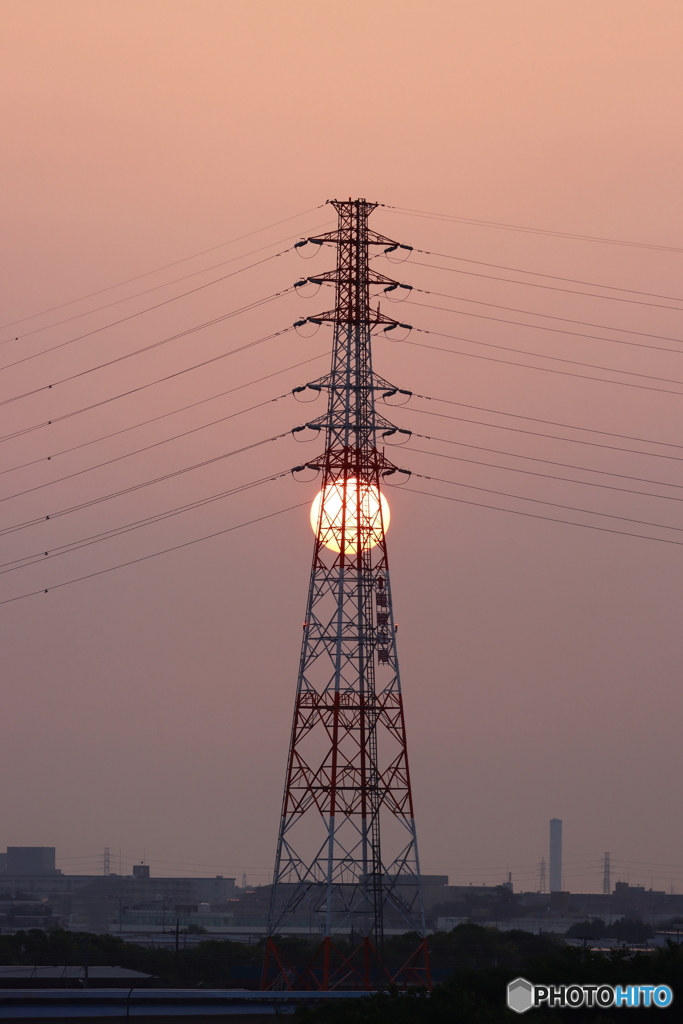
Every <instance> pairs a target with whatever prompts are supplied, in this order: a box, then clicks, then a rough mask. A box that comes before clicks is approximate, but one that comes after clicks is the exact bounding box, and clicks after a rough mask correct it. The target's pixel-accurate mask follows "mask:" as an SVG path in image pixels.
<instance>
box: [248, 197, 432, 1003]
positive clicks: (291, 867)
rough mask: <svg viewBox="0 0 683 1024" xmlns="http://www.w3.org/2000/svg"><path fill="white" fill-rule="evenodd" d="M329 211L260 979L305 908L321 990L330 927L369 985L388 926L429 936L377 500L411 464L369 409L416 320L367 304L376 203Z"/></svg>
mask: <svg viewBox="0 0 683 1024" xmlns="http://www.w3.org/2000/svg"><path fill="white" fill-rule="evenodd" d="M332 205H333V206H334V208H335V209H336V211H337V214H338V227H337V229H336V231H331V232H329V233H327V234H321V235H317V236H314V237H311V238H309V239H307V240H306V241H305V242H301V243H298V244H299V245H304V244H306V243H309V244H310V243H313V244H317V245H334V246H336V249H337V265H336V269H335V270H333V271H330V272H327V273H323V274H318V275H316V276H315V277H313V278H310V279H307V280H311V281H313V282H314V283H316V284H333V285H334V286H335V292H336V304H335V308H334V309H333V310H331V311H329V312H325V313H321V314H319V315H316V316H314V317H309V318H307V319H308V321H310V322H312V323H315V324H323V323H330V324H332V325H333V327H334V337H333V350H332V366H331V370H330V373H329V374H327V375H326V376H324V377H321V378H320V379H319V380H316V381H314V382H311V383H309V384H308V385H306V386H305V388H308V389H312V390H313V391H317V392H318V393H321V392H322V393H324V394H325V395H326V396H327V412H326V413H325V414H324V415H322V416H320V417H319V418H318V419H316V420H312V421H310V422H308V423H307V424H306V425H305V427H300V428H297V429H299V430H303V429H306V428H308V429H311V430H314V431H317V432H320V433H322V432H323V431H324V436H325V451H324V453H323V454H322V455H321V456H320V457H318V458H317V459H314V460H313V461H311V462H308V463H307V464H306V467H308V469H314V470H316V471H318V472H319V473H320V475H321V485H322V487H321V491H320V493H319V495H318V497H317V498H316V500H315V501H314V503H313V508H312V512H311V525H312V526H313V528H314V532H315V542H314V550H313V564H312V568H311V577H310V585H309V591H308V601H307V606H306V615H305V621H304V625H303V642H302V649H301V657H300V664H299V675H298V682H297V689H296V700H295V708H294V720H293V726H292V734H291V742H290V749H289V757H288V762H287V770H286V781H285V790H284V799H283V804H282V816H281V819H280V831H279V838H278V844H277V854H276V860H275V871H274V875H273V885H272V889H271V899H270V909H269V919H268V936H269V942H268V948H267V952H266V962H265V966H264V987H269V984H270V983H269V981H268V978H269V975H268V971H269V962H270V961H275V962H277V963H278V964H279V965H280V966H282V957H280V956H279V955H278V952H277V947H276V943H275V942H274V941H273V937H274V936H277V935H278V934H279V933H281V932H283V931H284V932H286V931H287V929H288V928H291V927H294V926H298V925H300V924H301V922H303V925H302V926H304V925H305V926H308V924H309V920H310V919H311V918H312V920H313V922H314V928H315V927H317V929H318V930H319V933H320V935H321V936H322V943H321V947H320V955H321V959H322V987H323V989H327V988H330V987H332V986H333V984H334V980H333V967H332V963H333V959H334V955H333V954H334V950H335V948H336V947H334V945H333V939H334V937H335V936H338V935H343V936H345V937H348V935H351V934H355V935H357V936H361V937H362V942H361V946H360V947H359V951H361V952H362V956H363V959H364V965H365V966H364V968H363V969H362V971H361V975H362V977H361V986H360V987H362V985H363V984H364V985H366V986H368V985H369V984H370V980H369V979H370V967H369V963H370V960H371V959H372V958H379V959H380V960H381V954H382V947H383V939H384V928H385V925H387V926H390V927H391V928H392V929H394V928H399V929H400V930H401V931H414V932H417V933H418V935H419V936H421V937H424V935H425V922H424V910H423V904H422V890H421V882H420V867H419V859H418V850H417V835H416V829H415V818H414V813H413V799H412V793H411V786H410V773H409V767H408V752H407V745H406V733H405V724H404V716H403V703H402V696H401V682H400V674H399V665H398V654H397V648H396V630H397V627H396V624H395V622H394V612H393V603H392V595H391V583H390V577H389V562H388V557H387V546H386V528H387V526H388V519H389V510H388V505H387V503H386V501H385V498H384V496H383V495H382V494H381V484H382V482H383V481H384V479H385V478H386V477H388V476H393V475H395V474H396V478H398V474H399V473H401V472H406V471H402V470H399V469H398V468H397V467H396V466H395V465H394V464H393V463H391V462H390V461H389V460H388V459H387V458H386V457H385V455H384V452H383V449H382V443H383V440H384V437H385V436H388V435H391V434H396V433H397V428H396V427H395V426H394V425H393V424H392V423H390V422H389V421H388V420H387V419H385V418H384V417H383V416H381V415H380V414H379V413H378V412H377V410H376V408H375V399H376V397H377V396H378V394H380V395H382V394H383V395H385V396H387V395H389V394H392V395H393V394H396V393H397V392H398V390H399V389H397V388H395V387H394V386H393V385H391V384H389V383H388V381H386V380H384V379H383V378H381V377H379V376H378V375H377V374H376V373H375V372H374V370H373V366H372V350H371V340H372V332H373V330H377V329H384V330H393V329H395V328H397V327H399V326H407V325H399V324H398V322H397V321H395V320H392V319H391V318H389V317H386V316H384V315H382V314H381V313H380V311H379V305H378V306H377V308H373V306H372V303H371V288H373V286H374V287H379V288H383V289H389V290H394V289H396V288H397V287H399V284H398V282H395V281H393V280H392V279H391V278H388V277H384V276H383V275H382V274H379V273H376V272H375V271H374V270H371V269H370V266H369V260H370V253H371V251H372V250H373V249H374V250H375V251H376V250H377V249H379V250H380V251H381V250H387V249H390V250H392V251H393V250H396V249H397V248H399V245H398V243H396V242H394V241H392V240H391V239H389V238H385V237H384V236H383V235H379V234H377V233H376V232H374V231H372V230H371V229H370V228H369V227H368V217H369V215H370V213H371V212H372V211H373V210H374V209H375V206H376V204H374V203H368V202H366V201H365V200H364V199H357V200H349V201H348V202H341V201H337V200H334V201H333V202H332ZM403 248H406V249H408V248H409V247H408V246H403ZM300 283H301V284H303V283H304V282H303V281H302V282H300ZM304 323H306V320H301V321H299V322H298V323H297V324H296V325H295V326H302V325H303V324H304ZM305 388H304V387H302V388H298V389H296V390H297V391H303V390H305ZM403 393H404V394H409V392H403ZM404 433H409V432H408V431H404ZM304 468H305V467H302V466H300V467H297V470H295V472H296V471H298V470H302V469H304ZM387 826H389V827H387ZM361 952H359V956H360V955H361ZM422 953H424V956H425V968H424V972H425V973H424V974H423V975H422V983H423V984H424V983H425V977H426V980H427V983H428V980H429V976H428V965H427V961H426V945H425V942H424V941H423V942H422V943H421V945H420V947H419V950H418V954H416V955H421V954H422ZM271 954H272V956H271ZM269 957H270V961H269ZM347 973H348V970H347ZM298 983H299V984H302V983H303V984H304V985H305V984H306V978H301V977H300V978H299V982H298ZM318 987H319V982H318Z"/></svg>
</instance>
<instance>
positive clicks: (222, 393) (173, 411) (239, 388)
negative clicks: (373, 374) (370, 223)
mask: <svg viewBox="0 0 683 1024" xmlns="http://www.w3.org/2000/svg"><path fill="white" fill-rule="evenodd" d="M322 358H323V356H322V355H319V356H311V358H310V359H302V360H301V362H299V363H293V364H292V365H291V366H285V367H284V368H283V369H282V370H275V371H274V372H273V373H267V374H266V375H265V376H264V377H257V378H256V380H250V381H248V382H247V383H246V384H239V385H238V386H237V387H234V388H228V390H227V391H219V392H218V393H217V394H215V395H210V396H209V397H208V398H200V399H199V401H198V402H191V403H190V404H189V405H183V406H181V407H180V408H179V409H171V410H170V412H162V413H161V414H160V415H159V416H152V418H151V419H149V420H142V422H141V423H133V424H132V425H131V426H130V427H122V428H121V429H120V430H114V431H112V432H111V433H110V434H103V435H102V436H101V437H94V438H91V440H89V441H83V442H82V443H81V444H75V445H73V446H72V447H71V448H64V449H63V450H62V451H61V452H55V454H54V455H43V456H42V457H41V458H39V459H32V460H31V461H30V462H22V463H21V465H19V466H11V467H10V468H9V469H2V470H0V476H4V475H5V474H6V473H15V472H17V470H19V469H26V468H28V467H29V466H37V465H38V464H39V463H43V462H49V461H51V460H53V459H56V458H58V457H59V456H60V455H68V454H69V453H70V452H75V451H78V450H79V449H80V448H87V447H88V446H89V445H91V444H98V443H99V442H100V441H108V440H109V439H110V438H112V437H118V436H119V434H126V433H128V431H129V430H137V429H138V427H146V426H148V425H149V424H150V423H156V422H158V421H159V420H163V419H166V418H167V417H168V416H176V415H177V414H178V413H181V412H186V411H187V410H188V409H195V408H196V407H197V406H198V405H205V404H206V403H207V402H213V401H215V400H216V399H217V398H224V397H225V395H232V394H233V393H234V392H235V391H242V390H243V389H244V388H249V387H252V386H253V385H254V384H260V383H262V381H264V380H270V378H271V377H279V376H280V374H281V373H288V372H289V371H290V370H296V369H297V368H298V367H299V366H305V365H306V364H307V363H314V362H316V361H317V360H318V359H322ZM287 394H291V392H287ZM283 397H284V396H283ZM277 400H278V399H277V398H273V399H271V401H273V402H276V401H277ZM53 422H54V421H53Z"/></svg>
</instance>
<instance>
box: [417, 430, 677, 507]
mask: <svg viewBox="0 0 683 1024" xmlns="http://www.w3.org/2000/svg"><path fill="white" fill-rule="evenodd" d="M411 435H412V437H420V438H423V439H424V440H425V441H439V442H440V443H442V444H455V445H458V446H460V447H462V448H473V449H475V450H476V451H478V452H491V453H492V454H493V455H507V456H509V457H510V458H511V459H526V460H527V461H529V462H543V463H544V464H545V465H547V466H560V467H562V468H563V469H576V470H577V471H579V472H581V473H599V474H600V476H613V477H618V478H619V479H620V480H634V481H636V482H637V483H641V484H654V485H655V486H657V487H675V488H677V489H678V490H681V489H683V484H672V483H670V482H669V481H667V480H652V479H650V478H649V477H642V476H633V475H631V474H630V473H615V472H612V471H611V470H609V469H592V468H591V467H590V466H576V465H574V464H573V463H571V462H557V461H556V460H555V459H541V458H539V457H538V456H536V455H520V454H519V453H517V452H505V451H501V450H500V448H484V447H483V446H482V445H479V444H468V443H467V442H466V441H454V440H453V439H452V438H448V437H434V436H432V435H429V434H418V433H415V432H414V431H411ZM402 447H405V446H404V445H402ZM680 461H682V462H683V459H681V460H680ZM482 465H486V463H482ZM640 493H642V492H641V491H634V494H640Z"/></svg>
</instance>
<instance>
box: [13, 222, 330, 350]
mask: <svg viewBox="0 0 683 1024" xmlns="http://www.w3.org/2000/svg"><path fill="white" fill-rule="evenodd" d="M325 205H326V204H325V203H321V204H320V205H319V206H312V207H311V209H310V210H304V211H303V213H295V214H292V216H291V217H284V218H283V219H282V220H276V221H275V223H274V224H268V225H267V226H266V227H265V228H256V230H255V231H247V233H246V235H238V237H237V238H231V239H230V240H229V241H227V242H220V244H219V245H212V246H211V247H210V248H209V249H202V251H201V252H195V253H193V254H192V256H183V258H182V259H180V260H174V261H173V263H165V264H164V265H163V266H162V267H157V268H156V269H155V270H146V271H145V273H144V274H137V275H136V276H135V277H128V278H126V280H125V281H119V282H118V284H109V285H107V286H106V288H99V289H98V290H97V291H95V292H88V294H87V295H81V296H80V298H78V299H69V301H68V302H62V303H60V305H58V306H51V307H50V308H49V309H43V310H42V311H41V312H40V313H31V314H30V315H29V316H25V317H22V318H21V319H19V320H11V321H10V322H9V323H7V324H2V325H1V326H0V330H4V329H5V328H6V327H13V326H14V324H22V323H25V322H26V320H33V319H35V317H37V316H44V315H45V314H46V313H53V312H54V311H55V310H56V309H64V307H65V306H73V305H74V303H76V302H83V301H84V300H85V299H91V298H92V297H93V296H94V295H102V293H103V292H109V291H112V290H113V289H114V288H121V287H123V285H124V284H130V283H131V282H132V281H141V280H142V278H143V277H150V276H151V275H152V274H159V273H161V271H162V270H168V268H169V267H177V266H178V265H179V264H180V263H187V262H188V260H194V259H196V258H197V257H199V256H205V255H206V254H207V253H208V252H215V251H216V249H223V248H224V247H225V246H226V245H234V243H235V242H241V241H242V239H243V238H250V237H251V236H252V235H258V234H260V233H261V232H262V231H270V229H271V228H276V227H279V225H280V224H285V223H286V222H287V221H289V220H296V219H297V217H304V216H306V214H308V213H314V212H315V211H316V210H322V209H323V207H324V206H325ZM273 245H277V242H273ZM9 340H13V339H9Z"/></svg>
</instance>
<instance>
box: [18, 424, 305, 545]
mask: <svg viewBox="0 0 683 1024" xmlns="http://www.w3.org/2000/svg"><path fill="white" fill-rule="evenodd" d="M290 434H291V431H289V430H286V431H284V433H282V434H275V435H274V436H273V437H266V438H264V439H263V440H262V441H254V443H253V444H248V445H245V446H244V447H243V448H236V449H235V450H234V451H232V452H224V453H223V455H215V456H214V457H213V458H211V459H204V460H203V461H202V462H195V463H194V464H193V465H192V466H184V467H183V469H176V470H174V471H173V472H171V473H164V474H163V476H157V477H154V479H152V480H143V481H142V483H139V484H132V485H131V486H130V487H123V488H122V489H121V490H119V491H112V493H111V494H104V495H101V496H100V497H99V498H91V499H90V500H89V501H82V502H80V503H79V504H78V505H71V506H70V507H69V508H63V509H60V510H59V511H58V512H51V513H50V514H49V515H46V516H37V517H35V518H33V519H26V520H25V521H24V522H21V523H15V524H14V526H6V527H5V528H4V529H2V530H0V537H4V536H5V535H6V534H8V533H16V532H17V531H19V530H25V529H27V528H28V527H30V526H36V525H37V524H38V523H44V522H46V521H47V520H53V519H60V518H61V517H62V516H66V515H69V514H70V513H71V512H80V511H81V510H82V509H84V508H91V507H92V506H93V505H101V504H102V502H104V501H109V500H110V499H111V498H120V497H121V496H122V495H124V494H132V493H133V492H135V491H140V490H142V489H143V488H144V487H151V486H152V485H153V484H158V483H162V482H163V481H165V480H172V479H174V478H175V477H178V476H183V475H184V474H185V473H191V472H192V471H193V470H195V469H202V468H203V467H204V466H211V465H213V464H214V463H216V462H222V461H223V459H229V458H231V457H232V456H233V455H241V454H242V452H248V451H251V450H252V448H260V447H261V445H264V444H268V443H269V442H270V441H280V440H281V439H282V438H283V437H289V436H290Z"/></svg>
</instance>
